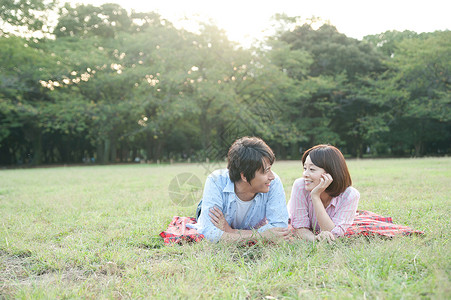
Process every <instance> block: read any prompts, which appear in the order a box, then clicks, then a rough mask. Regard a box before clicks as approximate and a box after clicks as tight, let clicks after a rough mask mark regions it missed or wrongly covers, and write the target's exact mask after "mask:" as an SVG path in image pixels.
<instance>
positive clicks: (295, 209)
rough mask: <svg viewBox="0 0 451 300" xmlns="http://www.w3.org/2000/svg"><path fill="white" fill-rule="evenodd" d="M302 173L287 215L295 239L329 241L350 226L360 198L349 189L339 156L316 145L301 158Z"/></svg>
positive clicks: (330, 147) (292, 194)
mask: <svg viewBox="0 0 451 300" xmlns="http://www.w3.org/2000/svg"><path fill="white" fill-rule="evenodd" d="M302 164H303V166H304V173H303V177H302V178H298V179H296V181H295V182H294V184H293V188H292V191H291V198H290V201H289V202H288V214H289V216H290V219H291V225H292V226H293V234H294V235H295V236H296V237H299V238H302V239H306V240H308V241H314V240H320V241H321V240H327V241H333V240H335V237H338V236H342V235H344V233H345V232H346V229H348V227H349V226H351V225H352V222H353V221H354V217H355V214H356V210H357V204H358V202H359V198H360V194H359V192H358V191H357V190H356V189H355V188H353V187H352V186H351V185H352V180H351V175H350V174H349V171H348V167H347V165H346V161H345V159H344V157H343V154H342V153H341V152H340V150H338V149H337V148H335V147H334V146H330V145H317V146H315V147H313V148H310V149H308V150H307V151H306V152H305V153H304V155H303V156H302Z"/></svg>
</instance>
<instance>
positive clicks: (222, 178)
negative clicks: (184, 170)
mask: <svg viewBox="0 0 451 300" xmlns="http://www.w3.org/2000/svg"><path fill="white" fill-rule="evenodd" d="M207 180H211V181H213V182H214V183H215V184H216V185H218V186H225V185H227V184H228V182H229V181H230V177H229V170H228V169H219V170H215V171H213V172H211V173H210V175H208V178H207Z"/></svg>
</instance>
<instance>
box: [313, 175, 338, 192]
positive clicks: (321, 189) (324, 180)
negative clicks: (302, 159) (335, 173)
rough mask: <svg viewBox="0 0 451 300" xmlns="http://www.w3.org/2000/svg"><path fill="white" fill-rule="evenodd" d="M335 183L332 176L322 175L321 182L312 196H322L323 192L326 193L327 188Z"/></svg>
mask: <svg viewBox="0 0 451 300" xmlns="http://www.w3.org/2000/svg"><path fill="white" fill-rule="evenodd" d="M332 181H334V179H333V178H332V176H331V175H330V174H328V173H325V174H323V175H321V178H320V182H319V183H318V185H317V186H315V188H314V189H313V190H312V191H311V195H312V197H313V196H318V197H319V196H320V195H321V193H322V192H324V191H325V190H326V189H327V187H328V186H329V185H330V184H331V183H332Z"/></svg>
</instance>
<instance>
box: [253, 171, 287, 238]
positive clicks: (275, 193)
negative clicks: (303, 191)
mask: <svg viewBox="0 0 451 300" xmlns="http://www.w3.org/2000/svg"><path fill="white" fill-rule="evenodd" d="M266 220H267V221H268V223H267V224H266V225H264V226H262V227H260V228H259V229H258V232H264V231H266V230H268V229H271V228H275V227H281V228H286V227H288V211H287V206H286V199H285V192H284V190H283V185H282V181H280V178H279V177H276V178H275V179H274V180H273V181H272V183H271V186H270V189H269V192H268V201H267V203H266Z"/></svg>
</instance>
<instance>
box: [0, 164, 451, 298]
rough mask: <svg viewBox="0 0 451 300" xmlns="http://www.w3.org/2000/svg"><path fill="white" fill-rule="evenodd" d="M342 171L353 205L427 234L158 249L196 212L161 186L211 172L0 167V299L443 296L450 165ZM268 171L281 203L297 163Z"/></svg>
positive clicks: (448, 268) (449, 265)
mask: <svg viewBox="0 0 451 300" xmlns="http://www.w3.org/2000/svg"><path fill="white" fill-rule="evenodd" d="M348 165H349V168H350V171H351V174H352V177H353V181H354V186H355V187H356V188H357V189H358V190H359V191H360V194H361V200H360V203H359V208H360V209H365V210H370V211H373V212H376V213H380V214H382V215H386V216H392V217H393V220H394V222H395V223H398V224H402V225H407V226H410V227H413V228H414V229H418V230H423V231H424V232H425V235H424V236H412V237H397V238H393V239H382V238H365V237H359V238H351V239H348V238H346V239H340V240H339V241H338V242H336V243H334V244H323V243H320V244H318V243H316V244H311V243H307V242H303V241H296V242H292V243H282V244H277V245H267V246H263V245H256V246H252V247H240V246H239V245H236V244H228V245H227V244H222V243H219V244H209V243H207V242H201V243H197V244H193V245H185V246H173V247H168V246H164V245H163V243H162V240H161V238H159V236H158V234H159V233H160V232H161V231H162V230H164V229H165V228H166V226H167V225H168V223H169V222H170V220H171V219H172V216H174V215H181V216H193V215H194V211H195V205H196V203H187V202H186V201H185V202H183V203H182V204H183V205H184V206H180V205H176V204H174V202H173V201H171V199H170V198H169V191H168V189H169V185H170V183H171V180H172V179H173V178H174V177H175V176H176V175H178V174H180V173H186V172H188V173H193V174H195V175H196V176H197V177H198V178H199V179H200V181H201V182H204V180H205V178H206V176H207V173H208V171H209V170H211V169H213V168H216V167H217V166H205V165H198V164H189V165H188V164H185V165H158V166H157V165H116V166H91V167H60V168H39V169H16V170H3V171H0V216H1V219H0V298H14V299H17V298H18V299H29V298H45V299H53V298H88V299H89V298H91V299H104V298H133V299H136V298H138V299H139V298H168V297H170V298H217V299H223V298H233V299H235V298H251V299H255V298H257V299H275V298H283V299H296V298H307V299H323V298H328V299H348V298H357V299H450V298H451V291H450V286H451V284H450V272H451V257H450V253H451V251H450V250H451V249H450V246H449V238H450V230H451V228H450V216H451V196H450V194H451V158H425V159H380V160H376V159H375V160H349V161H348ZM222 166H224V164H223V165H222ZM273 169H274V170H275V171H276V172H277V173H278V175H279V176H280V177H281V178H282V181H283V183H284V188H285V192H286V197H287V200H288V198H289V196H290V193H291V185H292V183H293V181H294V179H295V178H297V177H299V176H300V175H301V164H300V162H299V161H291V162H282V161H281V162H276V164H275V165H274V167H273ZM183 191H186V190H183ZM191 202H192V201H191ZM189 204H192V205H189ZM188 205H189V206H188Z"/></svg>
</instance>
